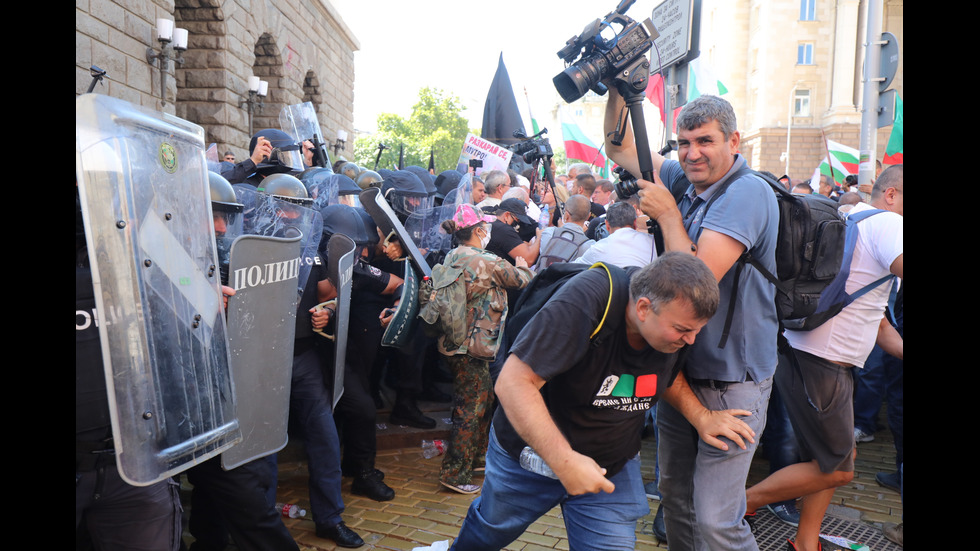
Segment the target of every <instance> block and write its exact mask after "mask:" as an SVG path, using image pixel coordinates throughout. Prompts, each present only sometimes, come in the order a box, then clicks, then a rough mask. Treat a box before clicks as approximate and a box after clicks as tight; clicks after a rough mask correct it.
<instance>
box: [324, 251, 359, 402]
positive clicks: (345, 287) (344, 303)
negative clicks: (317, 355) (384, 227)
mask: <svg viewBox="0 0 980 551" xmlns="http://www.w3.org/2000/svg"><path fill="white" fill-rule="evenodd" d="M356 251H357V247H356V246H355V245H354V241H353V240H352V239H351V238H350V237H347V236H346V235H340V234H336V235H333V236H331V237H330V241H328V242H327V273H328V274H329V277H330V280H331V281H333V282H334V284H335V285H334V286H335V287H336V288H337V299H336V300H337V307H336V311H335V313H334V316H335V317H334V322H333V324H334V335H333V337H334V338H333V341H334V342H333V345H334V355H333V358H334V361H333V366H334V376H333V405H334V407H336V406H337V402H339V401H340V397H341V396H343V394H344V365H345V362H346V361H347V329H348V325H349V324H348V320H349V319H350V296H351V277H352V276H353V274H354V257H355V254H356Z"/></svg>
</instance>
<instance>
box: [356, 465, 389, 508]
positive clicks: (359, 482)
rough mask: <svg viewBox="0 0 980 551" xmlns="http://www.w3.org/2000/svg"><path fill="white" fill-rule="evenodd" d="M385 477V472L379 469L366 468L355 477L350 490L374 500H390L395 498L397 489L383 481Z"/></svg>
mask: <svg viewBox="0 0 980 551" xmlns="http://www.w3.org/2000/svg"><path fill="white" fill-rule="evenodd" d="M384 477H385V475H384V473H383V472H381V471H379V470H377V469H365V470H363V471H361V472H360V473H359V474H358V475H357V476H355V477H354V482H353V483H351V486H350V491H351V493H352V494H354V495H359V496H364V497H367V498H370V499H373V500H374V501H390V500H392V499H394V498H395V491H394V490H392V489H391V488H389V487H388V485H387V484H385V483H384V482H383V481H382V479H383V478H384Z"/></svg>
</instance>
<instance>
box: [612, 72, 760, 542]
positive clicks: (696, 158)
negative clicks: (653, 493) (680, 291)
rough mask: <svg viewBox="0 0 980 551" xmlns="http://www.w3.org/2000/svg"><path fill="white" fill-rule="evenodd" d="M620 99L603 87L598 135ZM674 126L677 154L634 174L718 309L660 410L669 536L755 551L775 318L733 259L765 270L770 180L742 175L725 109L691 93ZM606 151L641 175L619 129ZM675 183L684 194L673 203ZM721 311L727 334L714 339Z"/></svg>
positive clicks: (756, 277)
mask: <svg viewBox="0 0 980 551" xmlns="http://www.w3.org/2000/svg"><path fill="white" fill-rule="evenodd" d="M623 104H624V101H623V99H622V97H621V96H620V95H619V94H618V93H617V92H616V90H615V89H614V88H613V87H611V88H610V99H609V102H608V104H607V107H606V131H607V133H608V132H609V131H611V130H613V129H614V128H615V127H616V126H617V123H618V122H619V121H618V119H619V117H620V115H621V112H622V107H623ZM677 129H678V130H677V145H678V161H673V160H667V159H665V158H664V157H662V156H660V155H658V154H656V153H655V152H654V153H651V154H652V157H653V165H654V168H655V171H656V172H655V176H656V179H657V180H659V181H658V182H656V183H654V182H647V181H643V180H641V181H640V191H639V193H638V196H639V198H640V208H641V210H642V211H643V212H645V213H646V214H647V215H649V216H650V218H651V219H653V220H656V221H657V222H658V224H659V225H660V227H661V229H662V231H663V235H664V244H665V248H666V250H668V251H684V252H687V253H690V254H693V255H696V256H697V257H698V258H700V259H701V260H703V261H704V262H705V264H707V265H708V267H709V268H710V269H711V271H712V272H713V273H714V275H715V278H716V279H717V280H718V286H719V290H720V292H721V306H720V307H719V308H718V312H717V313H716V314H715V316H714V317H713V318H712V319H711V320H710V321H709V322H708V324H707V325H706V326H705V327H704V329H703V330H702V332H701V335H700V336H699V338H698V341H697V343H696V344H695V345H694V346H692V348H691V354H690V356H689V358H688V361H687V363H686V366H685V368H684V370H683V371H682V374H683V376H682V377H678V378H677V381H676V382H675V384H674V385H673V386H672V387H670V388H669V389H668V391H667V392H666V393H665V394H664V396H663V400H661V401H660V404H659V405H658V407H659V409H658V428H659V439H658V457H659V460H660V469H661V478H660V491H661V493H662V495H663V505H662V507H663V509H664V511H665V521H666V529H667V530H666V531H667V537H668V542H669V545H670V548H671V549H673V550H675V551H676V550H685V549H690V550H694V549H705V548H707V549H712V550H749V551H756V550H758V545H757V544H756V542H755V538H754V537H753V536H752V534H751V531H750V527H749V525H748V523H747V522H745V521H744V520H743V516H744V514H745V512H746V503H745V479H746V476H747V475H748V471H749V467H750V465H751V461H752V455H753V453H754V452H755V445H756V444H755V443H756V440H757V437H758V436H759V435H760V434H761V432H762V429H763V427H765V423H766V407H767V404H768V402H769V394H770V391H771V389H772V376H773V373H774V372H775V369H776V335H777V331H778V321H777V318H776V309H775V302H774V299H775V288H774V287H773V285H772V284H770V283H769V282H768V281H767V280H766V279H765V277H764V276H763V275H762V274H761V273H759V272H758V271H757V270H755V269H754V268H752V267H745V268H744V269H742V270H739V269H738V268H739V266H738V265H737V261H738V259H739V257H740V256H741V255H742V254H743V253H745V252H746V251H748V252H750V253H751V254H752V256H753V257H755V258H757V259H759V260H760V261H761V262H762V263H763V264H764V265H765V266H766V267H767V268H768V269H769V270H770V271H772V272H775V269H776V266H775V249H776V238H777V231H778V223H779V213H778V210H777V206H776V198H775V196H774V194H773V192H772V190H771V189H770V188H769V186H768V184H766V183H765V182H764V181H763V180H762V179H761V178H759V177H757V176H755V175H753V174H751V173H749V172H746V171H745V169H746V161H745V159H744V158H743V157H742V156H741V155H739V154H738V146H739V140H740V136H739V133H738V130H737V129H736V122H735V112H734V110H733V109H732V106H731V104H729V103H728V102H727V101H725V100H723V99H721V98H719V97H716V96H702V97H699V98H697V99H695V100H693V101H691V102H689V103H688V104H687V105H686V106H685V107H684V109H683V111H682V112H681V114H680V115H679V117H678V119H677ZM608 135H609V134H607V136H608ZM606 148H607V151H608V152H609V154H610V157H612V158H613V159H614V160H615V161H616V162H617V163H618V164H620V165H621V166H623V167H624V168H625V169H626V170H628V171H629V172H630V173H631V174H641V171H640V167H639V162H638V161H637V156H636V146H635V144H634V143H633V140H632V135H631V133H630V132H629V131H627V132H626V136H625V139H624V140H623V142H622V145H620V146H616V145H614V144H613V143H612V140H611V139H609V138H607V142H606ZM729 180H732V183H731V185H730V186H729V187H728V188H727V189H725V190H721V189H720V188H721V187H722V185H723V184H724V183H725V182H727V181H729ZM675 190H676V191H684V195H683V196H682V197H681V199H680V201H675V199H674V195H673V194H672V193H671V192H672V191H675ZM719 191H721V195H718V193H719ZM716 195H717V197H716ZM709 201H712V202H711V205H710V208H708V206H709V205H708V203H709ZM739 271H740V272H741V273H740V274H737V272H739ZM736 275H738V277H737V278H736ZM736 283H737V284H736ZM733 294H734V295H735V296H734V300H732V298H733ZM728 316H731V324H730V332H729V334H728V336H727V339H723V332H724V329H725V327H726V319H727V318H728ZM719 427H721V429H719ZM745 428H748V429H749V432H750V434H752V437H750V438H746V439H744V440H743V439H742V438H741V437H740V436H739V434H738V433H739V432H743V431H744V429H745ZM735 429H739V430H738V431H737V432H736V430H735ZM743 433H744V432H743ZM713 435H716V436H713ZM733 443H734V444H735V445H734V446H733V445H731V444H733Z"/></svg>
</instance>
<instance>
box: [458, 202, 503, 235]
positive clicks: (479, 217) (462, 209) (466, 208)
mask: <svg viewBox="0 0 980 551" xmlns="http://www.w3.org/2000/svg"><path fill="white" fill-rule="evenodd" d="M494 220H495V218H494V217H493V216H486V215H484V214H483V212H481V211H480V209H478V208H476V207H474V206H473V205H471V204H469V203H463V204H462V205H460V206H458V207H456V214H453V221H455V222H456V225H457V226H458V227H459V228H460V229H462V228H468V227H470V226H472V225H474V224H479V223H480V222H493V221H494Z"/></svg>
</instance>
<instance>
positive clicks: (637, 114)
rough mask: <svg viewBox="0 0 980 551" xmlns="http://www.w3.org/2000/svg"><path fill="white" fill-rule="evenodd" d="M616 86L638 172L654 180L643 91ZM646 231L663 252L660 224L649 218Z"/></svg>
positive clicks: (647, 179) (620, 83)
mask: <svg viewBox="0 0 980 551" xmlns="http://www.w3.org/2000/svg"><path fill="white" fill-rule="evenodd" d="M616 87H617V88H618V90H619V93H620V95H621V96H623V99H624V100H625V101H626V116H627V117H629V120H630V123H631V124H632V125H633V139H634V140H635V142H636V160H637V162H638V163H639V164H640V174H641V176H642V177H643V179H644V180H646V181H648V182H652V181H654V177H653V157H652V156H651V155H650V141H649V140H648V139H647V127H646V122H645V120H644V116H643V98H644V93H643V92H638V91H636V90H635V89H634V88H633V87H632V86H630V85H629V83H626V82H623V81H620V80H617V81H616ZM647 232H649V233H650V234H652V235H653V240H654V242H655V243H656V245H657V254H658V255H661V254H663V253H664V234H663V231H662V230H661V229H660V224H657V221H656V220H653V219H650V220H649V221H648V222H647Z"/></svg>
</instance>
